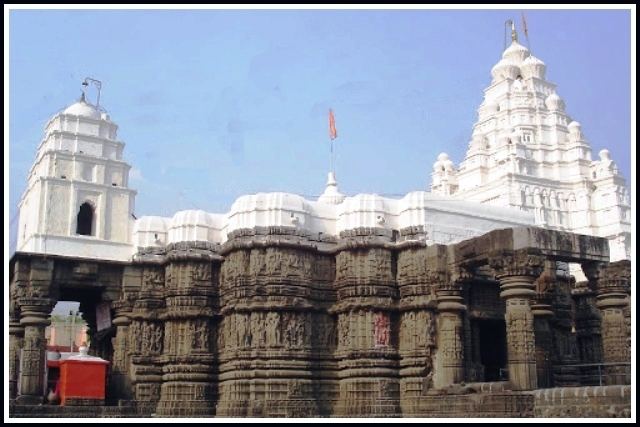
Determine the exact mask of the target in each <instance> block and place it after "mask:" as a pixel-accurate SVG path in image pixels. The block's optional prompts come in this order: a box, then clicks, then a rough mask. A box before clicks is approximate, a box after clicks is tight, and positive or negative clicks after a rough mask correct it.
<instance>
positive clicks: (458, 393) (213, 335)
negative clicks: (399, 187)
mask: <svg viewBox="0 0 640 427" xmlns="http://www.w3.org/2000/svg"><path fill="white" fill-rule="evenodd" d="M492 75H493V79H494V80H493V82H492V85H491V86H490V87H489V89H487V91H486V98H485V102H484V103H483V105H482V106H481V108H480V118H479V121H478V123H477V124H476V125H475V127H474V132H473V136H472V143H471V145H470V148H469V151H468V153H467V157H466V159H465V161H464V162H463V164H462V165H461V166H460V168H458V169H456V168H455V167H454V166H453V164H452V162H451V161H450V160H448V157H447V156H446V155H441V156H440V157H439V158H438V161H437V162H436V165H435V170H434V174H433V185H432V192H431V193H429V192H424V191H416V192H412V193H409V194H407V195H406V196H405V197H403V198H400V199H390V198H384V197H380V196H377V195H375V194H359V195H355V196H351V197H347V196H345V195H343V194H342V193H340V191H339V190H338V187H337V182H336V179H335V176H334V174H332V173H330V174H329V178H328V182H327V187H326V190H325V192H324V193H323V194H322V196H320V197H319V198H318V200H306V199H304V198H302V197H300V196H297V195H294V194H287V193H259V194H254V195H246V196H242V197H240V198H239V199H238V200H236V201H235V203H234V204H233V205H232V206H231V209H230V210H229V212H227V213H222V214H214V213H208V212H204V211H199V210H190V211H180V212H177V213H176V214H175V215H174V216H173V217H172V218H163V217H157V216H148V217H142V218H138V219H135V218H134V217H133V216H132V212H133V206H134V198H135V196H136V192H135V190H132V189H130V188H129V187H128V173H129V169H130V166H129V164H127V163H126V161H125V160H124V157H123V148H124V143H123V142H121V141H120V140H118V138H117V125H116V124H115V123H114V122H113V121H111V119H110V117H109V115H108V114H107V113H106V112H105V111H104V110H103V109H101V108H99V107H97V106H94V105H92V104H90V103H89V102H87V101H86V100H85V98H84V96H83V97H82V98H81V99H80V100H79V101H78V102H76V103H74V104H72V105H71V106H70V107H68V108H66V109H65V110H63V111H61V112H60V113H58V114H56V115H55V116H54V117H53V118H52V119H51V120H50V121H49V122H48V123H47V125H46V127H45V135H44V138H43V140H42V142H41V143H40V146H39V147H38V151H37V154H36V160H35V163H34V165H33V167H32V169H31V171H30V173H29V177H28V186H27V189H26V191H25V193H24V195H23V197H22V200H21V202H20V220H19V236H18V247H17V252H16V253H15V255H14V256H13V257H12V259H11V262H10V310H9V326H10V327H9V333H10V336H9V339H10V350H9V359H10V375H9V390H10V398H11V406H10V411H11V415H12V416H17V417H20V416H34V415H35V416H37V415H40V416H135V415H138V416H141V415H142V416H151V415H154V416H159V417H176V416H177V417H181V416H183V417H184V416H204V417H213V416H221V417H301V416H302V417H335V416H338V417H398V416H405V417H448V416H466V417H482V416H486V417H491V416H501V417H534V416H536V417H545V416H630V407H631V406H630V397H631V394H630V393H631V387H630V386H629V384H630V380H631V378H630V370H629V367H630V360H631V358H630V356H631V354H630V353H631V345H630V344H631V341H630V337H631V320H630V319H631V311H630V293H631V283H630V282H631V273H630V262H629V261H628V260H626V259H624V258H625V256H624V252H625V251H627V252H628V243H629V206H628V201H627V198H628V194H627V190H626V189H625V187H624V182H623V180H622V178H621V177H620V175H619V174H618V172H617V170H616V168H615V164H614V163H613V162H612V161H611V160H610V159H609V158H608V155H607V153H606V152H604V153H601V160H600V161H597V162H592V161H591V160H590V157H589V156H590V149H589V145H588V143H587V142H586V141H585V139H584V137H583V136H582V134H581V132H580V129H579V125H578V124H577V123H575V122H573V121H571V120H569V118H568V117H567V115H566V114H565V113H564V111H563V104H562V101H561V100H560V99H559V98H558V96H557V95H555V94H553V93H552V92H553V86H552V85H551V84H550V83H548V82H546V81H545V80H544V64H543V63H542V62H541V61H540V60H538V59H536V58H534V57H533V56H531V55H530V53H529V51H528V50H527V49H526V48H524V47H523V46H521V45H520V44H518V43H517V40H515V37H514V41H513V43H512V44H511V46H510V47H509V48H508V49H507V50H506V51H505V52H504V54H503V59H502V60H501V61H500V62H499V63H498V64H497V65H496V67H494V69H493V71H492ZM434 193H435V194H434ZM462 198H464V199H465V200H461V199H462ZM578 233H579V234H578ZM610 244H611V254H613V253H614V252H615V253H617V254H618V255H619V256H617V258H622V260H619V261H616V262H610V261H611V259H610ZM615 245H617V246H615ZM569 265H578V266H580V267H581V269H582V271H583V272H584V275H585V277H586V280H584V281H579V282H576V280H575V278H574V277H573V276H572V275H571V274H570V269H569ZM69 300H75V301H80V303H81V307H80V309H81V311H82V313H83V315H84V317H85V320H86V321H87V322H88V324H89V329H90V331H89V332H90V334H91V336H92V339H91V352H92V353H93V354H95V355H99V356H101V357H103V358H105V359H107V360H109V361H110V362H111V363H110V366H109V373H108V390H107V397H106V401H104V402H97V401H96V402H80V403H85V404H86V405H89V406H78V407H53V406H38V404H39V403H42V401H43V396H44V390H43V384H44V378H43V372H44V363H45V345H44V341H45V340H44V331H45V327H46V326H47V324H48V323H49V315H50V312H51V309H52V308H53V306H54V305H55V304H56V302H57V301H69ZM105 302H106V303H108V304H109V306H110V310H111V319H110V325H111V326H110V327H108V328H106V329H105V328H103V329H101V330H98V326H97V323H98V322H97V319H96V307H97V305H98V304H104V303H105Z"/></svg>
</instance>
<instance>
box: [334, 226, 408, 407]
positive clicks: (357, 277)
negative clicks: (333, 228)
mask: <svg viewBox="0 0 640 427" xmlns="http://www.w3.org/2000/svg"><path fill="white" fill-rule="evenodd" d="M385 233H386V230H369V229H362V230H352V231H349V232H343V233H341V237H342V239H343V240H342V241H341V243H342V244H343V245H344V247H348V248H349V250H343V251H341V252H339V253H338V254H337V257H336V281H335V284H334V286H335V288H336V290H337V303H336V305H335V306H334V308H333V311H334V312H335V313H336V314H337V316H338V348H337V351H336V357H337V360H338V368H339V369H340V371H339V378H340V395H339V396H340V397H339V401H338V406H337V408H336V411H335V413H334V415H337V416H342V417H347V416H349V417H366V416H368V417H393V416H398V415H399V414H400V402H399V395H400V390H399V388H400V384H399V380H398V358H399V356H398V351H397V336H393V334H392V331H393V330H394V328H393V327H392V324H394V323H395V322H396V321H397V320H396V318H395V313H394V312H393V310H394V308H395V301H396V299H397V297H398V290H397V287H396V284H395V278H394V275H393V272H392V271H393V270H394V268H393V267H392V263H393V262H394V261H393V258H392V254H391V251H390V250H389V249H385V248H384V247H383V246H384V244H383V242H389V241H390V240H391V233H389V234H388V235H387V234H385ZM339 244H340V243H339ZM351 248H354V249H356V250H350V249H351Z"/></svg>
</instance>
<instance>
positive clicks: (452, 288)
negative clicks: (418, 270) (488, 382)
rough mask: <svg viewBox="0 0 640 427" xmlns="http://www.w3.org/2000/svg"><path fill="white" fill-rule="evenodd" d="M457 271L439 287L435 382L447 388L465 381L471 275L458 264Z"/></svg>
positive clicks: (437, 385)
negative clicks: (466, 285) (466, 288)
mask: <svg viewBox="0 0 640 427" xmlns="http://www.w3.org/2000/svg"><path fill="white" fill-rule="evenodd" d="M454 269H455V270H456V272H455V273H454V274H452V275H450V277H449V278H448V279H447V282H445V283H441V284H439V285H438V286H437V288H436V294H437V298H438V351H437V354H436V362H435V376H434V385H435V387H436V388H444V387H447V386H450V385H452V384H458V383H461V382H463V381H464V372H465V363H464V343H465V335H464V325H463V320H464V312H465V311H466V309H467V307H466V306H465V305H464V304H463V302H464V299H463V298H462V284H463V282H464V281H466V280H469V279H470V278H471V276H470V275H469V274H468V272H466V271H465V270H463V269H461V268H459V267H455V268H454Z"/></svg>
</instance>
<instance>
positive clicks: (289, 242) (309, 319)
mask: <svg viewBox="0 0 640 427" xmlns="http://www.w3.org/2000/svg"><path fill="white" fill-rule="evenodd" d="M310 237H311V236H304V235H300V234H296V232H295V230H290V229H283V228H275V229H271V230H264V231H263V232H262V233H255V232H253V231H246V232H244V231H241V232H236V233H235V234H234V236H231V238H230V240H229V241H228V242H227V244H225V246H224V247H223V248H222V253H223V254H224V256H225V261H224V264H223V265H222V269H221V280H220V306H221V314H222V321H221V324H220V332H219V337H218V345H219V348H220V349H221V350H220V376H219V393H220V398H219V402H218V406H217V414H218V415H219V416H254V417H263V416H268V417H290V416H327V415H329V414H331V413H332V410H333V405H334V402H335V399H336V388H337V381H336V372H335V362H334V354H333V353H334V350H335V348H336V343H337V335H336V334H335V330H336V329H335V318H334V316H333V315H331V314H330V313H329V312H328V308H329V307H330V305H331V304H332V302H333V301H334V300H335V297H334V294H333V290H332V289H331V283H332V281H333V278H334V271H335V267H334V262H333V258H332V257H330V256H328V255H326V254H325V255H323V254H320V253H318V252H317V251H316V250H315V249H314V248H313V245H315V244H318V243H319V244H322V242H321V241H318V240H315V241H314V240H311V239H310Z"/></svg>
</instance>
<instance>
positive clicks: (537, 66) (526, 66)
mask: <svg viewBox="0 0 640 427" xmlns="http://www.w3.org/2000/svg"><path fill="white" fill-rule="evenodd" d="M520 69H521V70H522V76H523V77H524V78H525V79H527V78H529V77H537V78H539V79H544V75H545V72H546V70H547V66H546V65H545V63H544V62H542V61H541V60H540V59H538V58H536V57H535V56H533V55H531V56H529V57H527V58H526V59H525V60H524V61H523V62H522V65H521V66H520Z"/></svg>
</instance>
